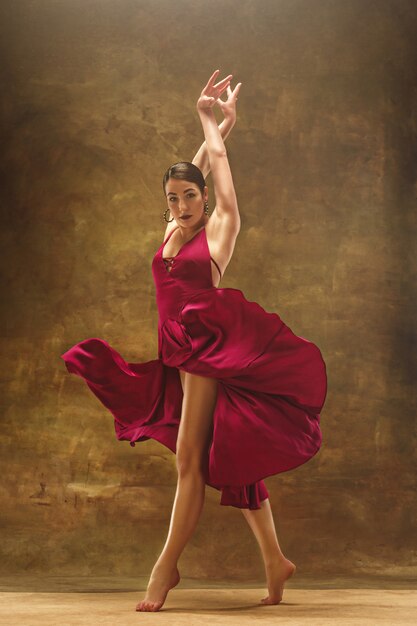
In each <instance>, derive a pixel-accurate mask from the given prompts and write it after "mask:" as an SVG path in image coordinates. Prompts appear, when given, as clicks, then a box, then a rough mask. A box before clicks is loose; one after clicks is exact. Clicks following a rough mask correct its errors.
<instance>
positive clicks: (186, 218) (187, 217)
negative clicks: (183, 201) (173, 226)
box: [180, 215, 191, 220]
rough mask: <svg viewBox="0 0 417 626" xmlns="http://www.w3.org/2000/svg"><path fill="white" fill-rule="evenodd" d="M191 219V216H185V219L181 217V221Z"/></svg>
mask: <svg viewBox="0 0 417 626" xmlns="http://www.w3.org/2000/svg"><path fill="white" fill-rule="evenodd" d="M190 217H191V215H184V216H183V217H180V220H188V219H189V218H190Z"/></svg>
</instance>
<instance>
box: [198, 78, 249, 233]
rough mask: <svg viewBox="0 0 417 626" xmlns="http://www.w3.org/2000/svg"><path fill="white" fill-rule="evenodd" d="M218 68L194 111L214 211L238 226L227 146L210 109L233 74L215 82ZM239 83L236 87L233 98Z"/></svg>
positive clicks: (238, 216)
mask: <svg viewBox="0 0 417 626" xmlns="http://www.w3.org/2000/svg"><path fill="white" fill-rule="evenodd" d="M218 72H219V70H216V71H215V72H214V73H213V74H212V76H211V77H210V79H209V81H208V83H207V85H206V86H205V87H204V89H203V90H202V92H201V94H200V97H199V99H198V101H197V111H198V114H199V117H200V120H201V124H202V127H203V131H204V136H205V140H206V146H207V152H208V157H209V161H210V166H211V173H212V177H213V185H214V194H215V196H216V212H217V214H218V216H219V217H220V218H224V217H226V216H227V217H229V218H231V219H232V221H233V222H234V223H235V224H236V226H240V215H239V210H238V206H237V198H236V192H235V188H234V184H233V178H232V172H231V170H230V166H229V161H228V158H227V152H226V147H225V145H224V142H223V138H222V135H221V132H220V130H219V127H218V126H217V122H216V118H215V117H214V113H213V111H212V108H213V106H214V104H215V103H216V102H217V99H218V98H219V97H220V95H221V93H222V92H223V91H224V90H225V89H226V87H227V86H228V85H229V83H230V79H231V77H232V75H231V74H229V76H227V77H226V78H224V79H223V80H221V81H220V82H219V83H217V84H216V85H215V84H214V81H215V79H216V77H217V75H218ZM240 85H241V83H239V84H238V85H237V87H236V89H235V91H234V92H233V93H234V97H235V98H236V96H237V94H238V92H239V89H240Z"/></svg>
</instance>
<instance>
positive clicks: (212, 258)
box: [210, 256, 222, 278]
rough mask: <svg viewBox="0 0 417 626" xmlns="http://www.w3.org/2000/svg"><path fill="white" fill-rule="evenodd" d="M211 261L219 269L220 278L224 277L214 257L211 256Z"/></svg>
mask: <svg viewBox="0 0 417 626" xmlns="http://www.w3.org/2000/svg"><path fill="white" fill-rule="evenodd" d="M210 259H211V260H212V261H213V263H214V265H215V266H216V267H217V269H218V270H219V274H220V278H221V277H222V273H221V271H220V267H219V266H218V265H217V263H216V261H215V260H214V259H213V257H212V256H211V257H210Z"/></svg>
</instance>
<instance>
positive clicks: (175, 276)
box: [152, 227, 217, 356]
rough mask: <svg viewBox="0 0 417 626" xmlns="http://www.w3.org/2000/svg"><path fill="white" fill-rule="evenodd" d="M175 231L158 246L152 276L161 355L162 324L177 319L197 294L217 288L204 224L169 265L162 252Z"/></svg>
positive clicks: (172, 258)
mask: <svg viewBox="0 0 417 626" xmlns="http://www.w3.org/2000/svg"><path fill="white" fill-rule="evenodd" d="M173 232H174V231H172V232H171V233H170V234H169V235H168V237H167V238H166V239H165V241H164V242H163V243H162V245H161V246H160V247H159V248H158V250H157V252H156V254H155V256H154V258H153V260H152V275H153V279H154V283H155V290H156V303H157V308H158V316H159V321H158V346H159V347H158V353H159V356H160V355H161V326H162V325H163V323H164V322H165V320H166V319H168V318H171V319H177V318H178V315H179V313H180V311H181V308H182V306H183V305H184V303H185V302H186V301H187V300H189V298H190V297H192V296H193V295H195V294H197V293H200V292H202V291H206V290H207V289H217V288H216V287H215V286H214V285H213V279H212V269H211V257H210V250H209V247H208V243H207V235H206V229H205V227H203V228H202V229H201V230H200V231H198V232H197V233H196V234H195V235H194V237H192V239H189V240H188V241H187V242H186V243H185V244H184V245H183V246H182V248H181V249H180V251H179V252H178V253H177V254H176V255H175V256H174V257H170V259H171V263H170V264H169V266H167V264H165V262H164V259H163V257H162V252H163V249H164V247H165V244H166V243H167V241H168V239H169V238H170V237H171V235H172V234H173Z"/></svg>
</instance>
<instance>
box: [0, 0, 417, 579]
mask: <svg viewBox="0 0 417 626" xmlns="http://www.w3.org/2000/svg"><path fill="white" fill-rule="evenodd" d="M0 18H1V20H0V21H1V24H2V36H1V47H2V52H1V56H2V60H1V61H2V62H1V69H0V72H1V77H2V95H1V102H2V104H1V132H2V144H1V146H2V149H1V157H0V158H1V163H0V167H1V178H2V181H1V207H2V209H3V215H4V222H3V227H2V230H1V242H2V255H1V256H2V261H3V271H2V278H3V299H2V304H3V323H2V347H3V358H2V387H1V389H2V393H1V396H2V398H1V399H2V405H3V412H2V430H1V438H0V441H1V448H2V449H1V464H2V465H1V473H2V480H1V487H0V489H1V512H0V520H1V522H0V525H1V526H0V527H1V544H0V574H1V575H3V576H4V575H9V574H15V573H22V572H24V573H29V574H35V575H38V576H39V575H42V574H46V573H48V574H57V575H58V574H59V575H67V574H75V575H115V574H117V575H119V574H120V575H122V574H123V575H129V576H130V575H132V576H135V575H144V576H145V575H147V574H149V573H150V569H151V567H152V565H153V563H154V561H155V559H156V557H157V556H158V554H159V551H160V550H161V548H162V546H163V543H164V541H165V537H166V533H167V529H168V523H169V519H170V512H171V506H172V502H173V498H174V494H175V486H176V469H175V457H174V455H173V454H172V453H171V452H169V450H167V449H165V448H163V447H162V446H161V445H160V444H158V443H156V442H154V441H148V442H143V443H141V444H138V445H137V446H136V447H135V448H132V447H131V446H129V444H128V442H118V441H117V440H116V439H115V435H114V427H113V421H112V416H111V415H110V413H108V412H107V411H106V410H105V409H104V407H103V406H102V405H101V404H100V403H99V401H98V400H97V399H96V398H95V397H94V396H93V395H92V393H91V392H90V391H89V389H88V388H87V387H86V385H85V384H84V383H83V381H82V380H81V379H79V378H77V377H75V376H71V375H69V374H68V373H67V372H66V370H65V366H64V363H63V361H62V360H61V359H60V357H59V355H60V354H61V353H62V352H64V351H65V350H67V349H68V348H69V347H70V346H71V345H73V344H74V343H76V342H78V341H81V340H82V339H85V338H88V337H101V338H104V339H106V340H107V341H108V342H109V343H110V344H111V345H112V346H114V347H115V348H116V349H117V350H118V351H119V352H120V353H121V354H122V355H123V357H124V358H125V359H126V360H127V361H145V360H150V359H153V358H156V350H157V310H156V303H155V291H154V285H153V281H152V275H151V261H152V257H153V254H154V253H155V251H156V249H157V248H158V246H159V245H160V244H161V242H162V238H163V234H164V228H165V227H164V222H163V220H162V213H163V211H164V210H165V208H166V204H165V201H164V197H163V193H162V176H163V173H164V172H165V170H166V168H167V167H168V166H169V165H170V164H172V163H173V162H175V161H178V160H191V159H192V157H193V156H194V154H195V152H196V150H197V149H198V147H199V146H200V144H201V142H202V140H203V134H202V129H201V126H200V122H199V119H198V116H197V114H196V110H195V102H196V98H197V97H198V94H199V92H200V90H201V88H202V87H203V85H204V84H205V82H206V81H207V79H208V77H209V76H210V75H211V73H212V72H213V71H214V69H216V68H220V70H221V73H222V75H226V74H228V73H232V74H233V75H234V78H233V81H232V86H234V85H236V83H237V82H242V83H243V84H242V88H241V92H240V96H239V101H238V120H237V124H236V126H235V128H234V129H233V131H232V133H231V135H230V137H229V138H228V140H227V142H226V146H227V149H228V155H229V159H230V163H231V166H232V171H233V176H234V181H235V185H236V190H237V196H238V201H239V208H240V212H241V216H242V228H241V232H240V235H239V238H238V241H237V245H236V249H235V254H234V257H233V260H232V262H231V263H230V265H229V267H228V269H227V271H226V274H225V277H224V279H223V280H222V283H221V286H222V287H237V288H239V289H241V290H242V291H243V292H244V293H245V295H246V297H247V298H248V299H250V300H256V301H257V302H259V303H260V304H261V305H262V306H264V308H265V309H266V310H268V311H275V312H277V313H279V314H280V316H281V317H282V318H283V320H284V321H285V322H286V323H287V324H288V325H289V326H290V327H291V328H292V329H293V331H294V332H296V333H297V334H299V335H301V336H303V337H306V338H309V339H310V340H312V341H314V342H315V343H317V344H318V345H319V347H320V349H321V350H322V353H323V356H324V358H325V360H326V364H327V371H328V379H329V380H328V382H329V388H328V396H327V400H326V405H325V408H324V410H323V412H322V415H321V424H322V429H323V446H322V449H321V451H320V452H319V454H318V455H317V456H316V457H315V458H314V459H312V460H311V461H310V462H309V463H307V464H306V465H304V466H302V467H300V468H298V469H296V470H294V471H291V472H288V473H284V474H281V475H278V476H275V477H271V478H268V479H267V480H266V484H267V486H268V488H269V490H270V495H271V503H272V507H273V511H274V515H275V518H276V522H277V528H278V531H279V538H280V540H281V544H282V547H283V550H284V552H285V553H286V554H287V556H288V557H289V558H290V559H291V560H293V561H294V562H296V563H297V564H298V567H299V574H300V575H301V576H304V575H305V576H307V575H310V576H316V577H319V576H324V575H326V576H331V575H336V574H338V575H344V574H349V575H352V574H353V575H355V574H359V573H368V574H375V575H379V574H385V575H392V576H394V577H413V576H415V574H416V572H417V568H416V564H417V561H416V557H417V543H416V527H415V519H416V513H417V506H416V499H415V493H416V473H415V462H416V459H415V450H416V419H415V417H416V406H417V402H416V395H415V389H414V390H413V386H415V385H416V357H415V354H416V341H415V337H416V256H417V250H416V195H417V194H416V160H417V159H416V156H417V141H416V130H417V129H416V107H417V96H416V83H417V81H416V69H417V62H416V61H417V53H416V51H417V48H416V47H415V33H416V31H417V7H416V4H415V2H412V1H411V0H402V1H394V0H379V1H378V2H376V1H372V2H363V0H348V1H343V0H339V1H336V0H314V1H312V0H275V1H273V0H239V1H238V0H221V1H217V0H216V1H199V0H197V1H191V0H187V1H184V0H176V1H175V2H172V1H170V0H155V1H154V2H152V1H150V0H147V1H139V0H120V1H115V0H68V1H65V0H61V1H53V0H17V1H14V2H12V1H11V0H3V1H2V2H1V4H0ZM216 116H217V118H218V121H219V122H220V120H221V115H220V111H217V113H216ZM209 205H210V208H211V209H212V207H213V193H212V186H211V182H210V199H209ZM206 494H207V495H206V504H205V508H204V511H203V515H202V517H201V520H200V523H199V525H198V527H197V530H196V533H195V535H194V536H193V538H192V540H191V542H190V543H189V544H188V546H187V547H186V549H185V552H184V553H183V555H182V557H181V560H180V565H181V571H182V573H183V574H184V575H185V576H186V577H195V578H202V579H207V580H211V581H213V580H216V579H218V578H228V579H230V580H240V581H253V580H255V581H263V580H264V573H263V566H262V562H261V557H260V552H259V551H258V547H257V544H256V542H255V539H254V538H253V536H252V533H251V531H250V530H249V527H248V526H247V525H246V522H245V520H244V518H243V516H242V515H241V513H240V511H238V510H237V509H235V508H230V507H223V506H220V505H219V495H220V494H219V492H218V491H216V490H214V489H211V488H209V487H207V492H206Z"/></svg>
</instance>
